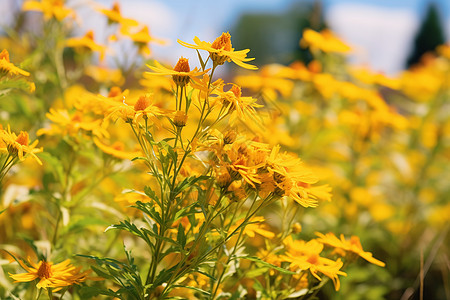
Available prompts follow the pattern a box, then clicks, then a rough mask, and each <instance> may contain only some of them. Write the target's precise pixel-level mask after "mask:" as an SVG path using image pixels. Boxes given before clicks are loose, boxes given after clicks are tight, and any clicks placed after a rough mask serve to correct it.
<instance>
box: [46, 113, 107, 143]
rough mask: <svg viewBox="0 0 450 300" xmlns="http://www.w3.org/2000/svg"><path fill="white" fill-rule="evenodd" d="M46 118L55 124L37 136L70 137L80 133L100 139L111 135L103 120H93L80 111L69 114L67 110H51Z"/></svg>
mask: <svg viewBox="0 0 450 300" xmlns="http://www.w3.org/2000/svg"><path fill="white" fill-rule="evenodd" d="M45 116H46V117H47V118H48V119H50V121H52V122H53V124H52V125H51V126H50V128H41V129H39V130H38V131H37V135H38V136H40V135H44V134H46V135H62V136H64V135H70V136H72V137H73V136H76V135H77V134H78V133H79V132H80V131H82V132H83V133H92V135H94V136H97V137H99V138H102V137H108V136H109V133H108V132H107V131H106V129H105V128H103V127H102V120H91V119H89V118H87V116H86V115H85V114H83V113H81V112H79V111H76V112H75V113H69V112H68V111H67V110H65V109H53V108H50V112H49V113H47V114H45Z"/></svg>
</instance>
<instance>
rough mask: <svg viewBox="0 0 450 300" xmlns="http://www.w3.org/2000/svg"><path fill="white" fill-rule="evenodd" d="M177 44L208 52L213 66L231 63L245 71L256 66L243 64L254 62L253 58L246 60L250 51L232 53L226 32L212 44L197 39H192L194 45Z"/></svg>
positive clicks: (181, 42)
mask: <svg viewBox="0 0 450 300" xmlns="http://www.w3.org/2000/svg"><path fill="white" fill-rule="evenodd" d="M178 43H180V44H181V45H182V46H184V47H187V48H191V49H197V50H206V51H208V52H209V57H210V58H211V60H212V61H213V63H214V64H215V65H223V64H224V63H225V62H226V61H232V62H234V63H235V64H237V65H238V66H240V67H242V68H245V69H249V70H256V69H257V67H256V66H253V65H250V64H247V63H245V62H247V61H252V60H254V58H247V53H248V52H249V51H250V49H245V50H239V51H234V48H232V45H231V35H230V34H229V33H228V32H227V33H225V32H224V33H222V35H221V36H220V37H218V38H216V40H215V41H214V42H213V43H212V44H211V43H209V42H204V41H201V40H200V39H199V38H198V37H195V38H194V43H195V45H194V44H189V43H186V42H183V41H180V40H178Z"/></svg>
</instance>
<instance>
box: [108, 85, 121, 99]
mask: <svg viewBox="0 0 450 300" xmlns="http://www.w3.org/2000/svg"><path fill="white" fill-rule="evenodd" d="M120 93H122V90H121V89H120V87H118V86H113V87H112V88H111V89H110V90H109V93H108V98H113V97H116V96H119V95H120Z"/></svg>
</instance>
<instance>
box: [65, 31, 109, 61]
mask: <svg viewBox="0 0 450 300" xmlns="http://www.w3.org/2000/svg"><path fill="white" fill-rule="evenodd" d="M66 46H67V47H72V48H87V49H89V50H91V51H93V52H99V53H100V60H103V58H104V57H105V51H106V47H105V46H103V45H100V44H97V43H96V42H94V32H93V31H92V30H89V31H88V32H87V33H86V34H85V35H84V36H83V37H78V38H70V39H68V40H67V41H66Z"/></svg>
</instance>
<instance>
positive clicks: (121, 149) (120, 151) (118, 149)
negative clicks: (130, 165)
mask: <svg viewBox="0 0 450 300" xmlns="http://www.w3.org/2000/svg"><path fill="white" fill-rule="evenodd" d="M93 140H94V143H95V145H97V147H98V148H99V149H100V150H102V151H103V152H104V153H106V154H109V155H111V156H113V157H115V158H119V159H129V160H131V159H133V158H135V157H137V156H139V155H140V152H129V151H125V146H124V144H123V143H122V142H120V141H117V142H114V143H113V144H112V145H111V146H108V145H105V144H103V143H102V142H100V140H99V139H98V138H97V137H94V138H93Z"/></svg>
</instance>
